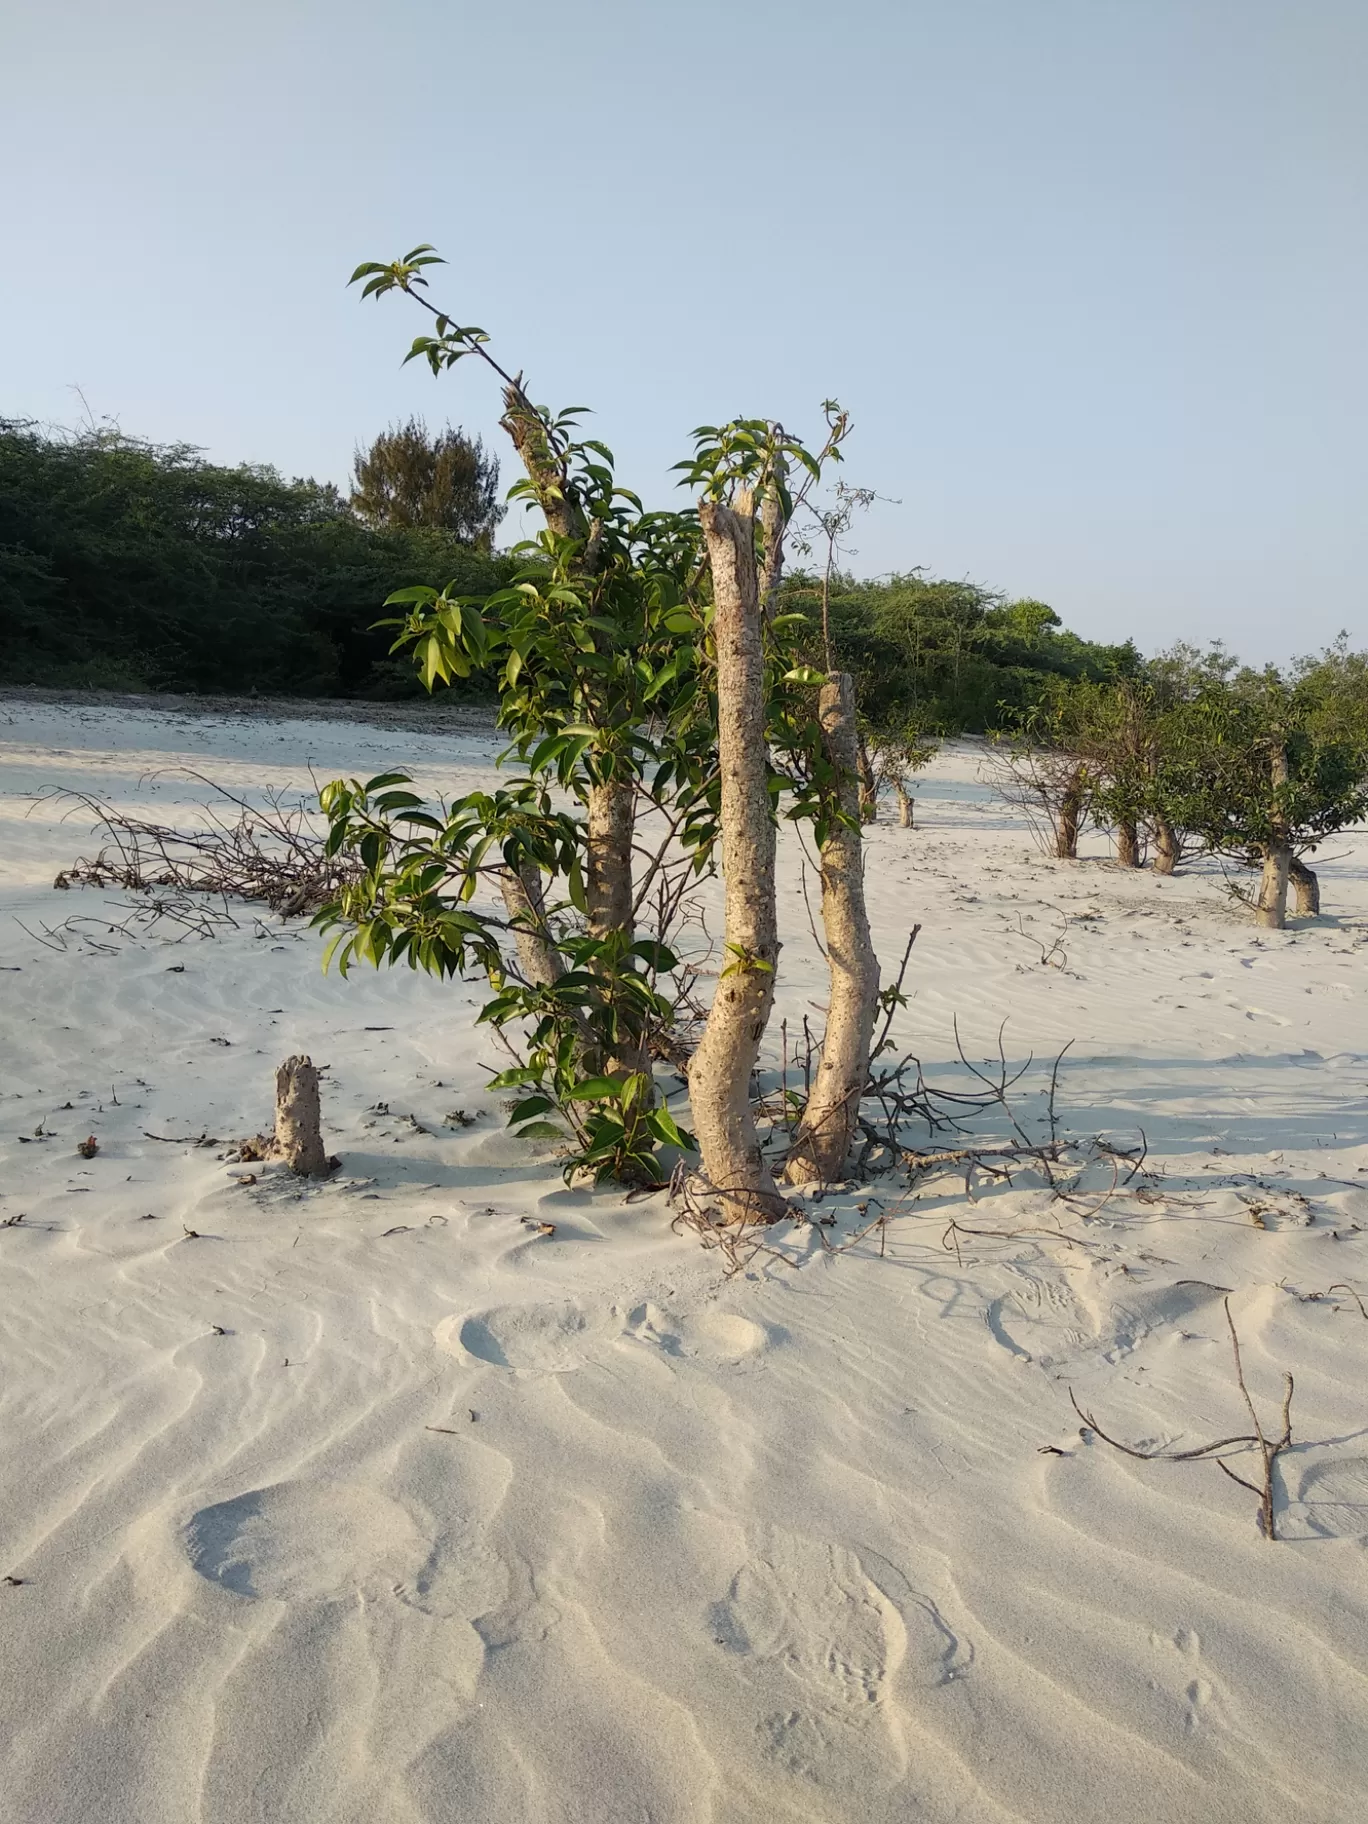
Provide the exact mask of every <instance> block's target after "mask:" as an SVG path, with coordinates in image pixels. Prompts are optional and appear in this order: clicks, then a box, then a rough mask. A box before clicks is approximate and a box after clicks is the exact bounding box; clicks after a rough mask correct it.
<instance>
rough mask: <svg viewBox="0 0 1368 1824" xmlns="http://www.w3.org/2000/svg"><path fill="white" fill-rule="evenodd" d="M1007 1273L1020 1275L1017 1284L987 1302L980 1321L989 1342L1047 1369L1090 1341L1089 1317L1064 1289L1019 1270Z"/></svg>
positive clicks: (1092, 1327) (1091, 1338) (1091, 1337)
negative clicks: (986, 1329)
mask: <svg viewBox="0 0 1368 1824" xmlns="http://www.w3.org/2000/svg"><path fill="white" fill-rule="evenodd" d="M1008 1270H1009V1271H1011V1272H1013V1273H1015V1274H1017V1275H1018V1276H1019V1279H1020V1284H1019V1285H1017V1286H1015V1287H1014V1288H1013V1290H1012V1291H1011V1292H1009V1293H1007V1294H1006V1296H1005V1297H1003V1298H995V1299H994V1300H993V1301H992V1303H991V1304H990V1305H989V1306H988V1308H987V1310H986V1311H985V1312H984V1322H985V1323H986V1324H987V1326H988V1330H989V1334H990V1335H991V1336H992V1338H993V1341H994V1342H995V1343H997V1344H999V1346H1000V1347H1001V1348H1003V1349H1005V1350H1006V1351H1007V1353H1008V1354H1009V1355H1012V1356H1015V1357H1016V1358H1017V1360H1019V1361H1024V1362H1037V1363H1039V1365H1040V1366H1041V1367H1042V1368H1048V1367H1049V1366H1050V1365H1051V1363H1053V1362H1056V1361H1059V1360H1062V1359H1066V1358H1067V1357H1069V1356H1073V1355H1076V1354H1077V1353H1078V1352H1079V1350H1080V1349H1083V1348H1086V1347H1087V1346H1088V1345H1089V1344H1090V1343H1091V1342H1092V1341H1093V1336H1094V1325H1093V1322H1092V1319H1091V1317H1090V1315H1089V1313H1088V1311H1087V1310H1086V1309H1085V1307H1084V1306H1083V1305H1082V1304H1081V1303H1080V1302H1079V1300H1078V1299H1077V1298H1075V1297H1074V1295H1073V1293H1072V1291H1071V1290H1070V1289H1069V1287H1068V1286H1066V1285H1064V1284H1062V1283H1061V1282H1058V1281H1054V1280H1049V1279H1038V1278H1036V1277H1035V1275H1034V1274H1030V1273H1026V1272H1023V1271H1022V1270H1021V1269H1020V1268H1009V1269H1008Z"/></svg>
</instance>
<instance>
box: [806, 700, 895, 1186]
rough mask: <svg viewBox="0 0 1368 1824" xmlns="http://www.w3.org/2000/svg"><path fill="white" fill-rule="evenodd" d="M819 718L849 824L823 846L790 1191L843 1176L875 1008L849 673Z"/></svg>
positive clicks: (875, 970) (875, 968)
mask: <svg viewBox="0 0 1368 1824" xmlns="http://www.w3.org/2000/svg"><path fill="white" fill-rule="evenodd" d="M818 714H819V716H820V718H821V724H822V734H823V736H824V738H825V743H826V750H827V755H828V757H829V758H830V760H831V761H832V763H833V765H834V766H835V767H836V769H837V773H838V776H839V783H838V785H837V792H838V794H839V801H840V808H841V811H842V812H843V813H844V815H845V816H846V817H848V818H849V819H850V820H851V821H850V822H849V823H837V824H836V825H835V826H834V828H833V829H832V830H831V832H830V834H829V835H828V836H827V839H826V841H825V842H824V843H823V844H822V854H821V861H822V925H823V929H824V930H825V932H826V944H827V966H828V968H829V969H830V971H831V995H830V999H829V1000H828V1002H827V1019H826V1035H825V1037H824V1039H823V1041H822V1060H821V1063H820V1064H819V1065H818V1067H817V1078H816V1081H815V1082H814V1083H813V1086H812V1092H811V1094H810V1095H809V1097H808V1103H807V1107H806V1109H805V1110H804V1112H803V1121H802V1125H801V1127H800V1128H799V1130H798V1134H797V1137H796V1139H795V1140H794V1143H793V1149H792V1151H791V1152H790V1154H789V1157H788V1160H787V1163H786V1164H785V1166H784V1176H785V1178H786V1179H787V1180H788V1182H789V1183H790V1184H808V1183H810V1182H811V1181H812V1180H813V1179H818V1180H820V1182H821V1183H823V1184H831V1183H832V1182H834V1181H835V1180H836V1179H838V1178H843V1177H844V1176H845V1164H846V1159H847V1157H848V1156H849V1153H850V1146H851V1141H852V1140H853V1139H854V1136H855V1123H856V1120H857V1118H858V1116H859V1112H860V1097H861V1096H862V1095H863V1094H864V1089H865V1084H866V1083H867V1082H868V1081H869V1047H870V1044H871V1042H872V1040H873V1037H874V1019H875V1015H876V1014H877V1012H878V1008H879V959H878V957H877V956H876V955H875V954H874V944H873V940H872V939H871V937H870V935H869V918H868V915H867V913H866V911H865V894H864V868H863V854H862V849H863V844H862V841H861V837H860V827H859V809H860V781H859V772H858V765H859V742H858V737H857V733H856V727H855V683H854V680H853V679H852V678H851V676H850V675H849V673H848V672H832V673H831V675H830V676H829V677H828V679H827V682H826V683H825V684H824V685H823V686H822V694H821V697H820V699H819V702H818Z"/></svg>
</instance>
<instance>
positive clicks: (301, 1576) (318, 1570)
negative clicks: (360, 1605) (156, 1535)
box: [181, 1482, 429, 1602]
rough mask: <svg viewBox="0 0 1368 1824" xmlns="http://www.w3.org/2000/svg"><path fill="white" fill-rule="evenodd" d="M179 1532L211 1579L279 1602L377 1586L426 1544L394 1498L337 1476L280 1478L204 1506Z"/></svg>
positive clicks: (413, 1560)
mask: <svg viewBox="0 0 1368 1824" xmlns="http://www.w3.org/2000/svg"><path fill="white" fill-rule="evenodd" d="M181 1542H182V1545H183V1547H184V1550H185V1555H186V1557H187V1558H188V1559H189V1560H190V1563H191V1565H192V1566H193V1567H194V1569H195V1570H196V1571H198V1572H199V1574H200V1576H201V1577H204V1578H206V1579H207V1580H208V1581H209V1582H210V1583H216V1584H218V1585H219V1586H220V1587H221V1588H222V1589H225V1590H231V1591H232V1592H233V1593H234V1595H237V1596H250V1597H262V1596H268V1597H274V1598H276V1599H277V1600H278V1601H281V1602H319V1601H324V1602H326V1601H330V1600H350V1599H352V1598H354V1597H355V1595H356V1593H357V1592H358V1590H365V1591H367V1592H370V1593H376V1594H378V1593H379V1592H380V1591H381V1590H383V1589H391V1588H393V1586H394V1583H395V1581H396V1579H399V1578H404V1577H407V1576H409V1575H411V1574H412V1572H413V1570H414V1569H415V1568H416V1567H417V1566H420V1565H422V1564H423V1562H424V1561H425V1559H426V1558H427V1555H428V1549H429V1548H428V1544H427V1542H426V1540H424V1539H423V1537H422V1535H421V1534H420V1533H419V1531H418V1529H417V1527H416V1526H415V1525H414V1523H413V1520H412V1519H411V1517H410V1516H409V1514H408V1513H407V1512H406V1510H405V1509H404V1508H402V1507H400V1505H399V1503H398V1502H397V1501H391V1500H390V1499H389V1497H388V1496H387V1495H382V1494H380V1493H378V1492H377V1491H376V1490H375V1489H372V1488H362V1487H359V1486H357V1485H355V1484H352V1483H339V1482H319V1483H304V1482H277V1483H274V1484H273V1485H272V1486H271V1487H269V1488H254V1489H252V1490H251V1491H250V1492H249V1493H248V1494H245V1495H235V1496H234V1497H233V1498H232V1500H229V1501H219V1502H216V1503H215V1504H214V1505H213V1506H212V1507H202V1508H201V1509H200V1510H199V1512H198V1513H197V1514H194V1515H192V1516H191V1518H190V1520H189V1521H188V1522H187V1523H186V1525H185V1527H184V1528H183V1530H182V1533H181Z"/></svg>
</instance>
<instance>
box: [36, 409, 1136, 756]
mask: <svg viewBox="0 0 1368 1824" xmlns="http://www.w3.org/2000/svg"><path fill="white" fill-rule="evenodd" d="M497 478H498V465H497V462H496V461H495V460H494V458H493V457H492V456H489V455H486V453H485V452H484V450H483V449H482V448H481V446H480V444H479V441H478V439H476V440H469V439H465V438H463V437H462V436H461V435H460V433H456V432H441V433H437V434H435V435H430V434H429V433H428V432H427V431H426V430H425V428H424V427H423V426H422V425H421V424H414V423H409V424H407V425H401V426H396V427H394V428H393V429H392V430H390V431H388V432H386V433H384V434H383V435H382V436H381V437H379V438H377V439H376V440H375V442H374V443H373V444H372V445H371V446H370V448H369V450H367V451H365V452H363V453H359V454H358V456H357V461H356V470H355V485H354V488H353V492H352V495H351V498H350V499H346V498H344V497H343V496H342V495H341V494H340V493H339V492H338V491H337V490H336V489H335V488H333V487H332V486H331V485H328V484H324V483H318V482H314V481H298V480H295V481H289V480H286V479H285V478H284V477H282V476H281V475H279V474H278V473H277V472H276V471H275V470H274V469H271V468H267V467H260V466H256V465H244V466H242V467H238V468H224V467H221V466H219V465H217V464H214V463H210V462H206V461H205V460H204V458H203V457H202V456H201V455H200V454H199V452H197V451H196V450H194V449H193V448H191V447H190V446H188V445H169V446H168V445H156V444H151V443H146V442H142V441H139V440H138V439H136V438H132V437H127V436H124V435H122V434H119V433H116V432H112V431H109V430H88V431H85V432H81V433H76V434H60V435H53V434H48V433H45V432H43V431H41V430H39V429H38V428H36V427H34V426H32V425H25V424H19V423H14V422H6V421H3V420H0V681H4V682H7V683H14V684H54V685H66V684H71V685H99V686H106V687H110V688H115V689H152V690H192V691H208V692H213V691H223V692H246V691H250V690H253V689H255V690H257V691H259V692H261V693H263V694H272V693H277V694H290V695H296V696H299V695H322V696H327V695H343V696H377V695H378V696H385V695H392V694H405V695H410V694H413V693H414V692H415V691H418V690H419V689H420V687H419V685H418V683H417V681H416V680H415V679H414V677H413V671H412V666H411V665H410V664H409V663H408V662H407V661H403V660H394V659H391V658H389V657H388V648H389V641H390V635H389V634H388V633H386V632H383V631H382V632H376V631H375V630H374V626H373V623H374V622H375V621H377V620H378V619H379V618H380V616H381V614H382V612H383V610H382V606H381V605H382V604H383V602H384V601H385V598H386V597H387V596H388V595H389V594H391V593H392V592H393V591H394V590H396V589H398V588H401V587H407V586H410V585H416V584H425V585H428V586H431V587H433V588H439V589H440V588H442V587H444V586H446V585H447V584H450V583H453V582H454V583H455V585H456V593H458V594H463V595H478V594H484V593H488V592H492V591H494V590H497V589H500V588H502V587H504V585H505V584H506V583H507V582H508V579H509V577H510V576H511V574H512V572H513V564H512V563H511V561H510V560H508V559H505V558H500V557H496V556H491V555H490V554H489V545H490V541H491V538H492V536H493V532H494V529H495V527H496V526H497V524H498V521H499V517H500V513H499V509H498V507H497V506H496V504H495V489H496V486H497ZM787 594H788V597H789V599H788V601H787V602H786V606H787V607H789V608H793V609H798V610H801V611H803V612H804V613H806V614H807V615H808V616H809V617H810V620H811V639H810V644H811V645H812V655H811V656H813V657H814V658H816V656H817V650H818V648H817V643H816V642H817V640H818V638H819V635H818V628H819V625H820V618H821V586H820V583H819V582H817V581H814V580H813V579H812V578H810V577H804V576H798V577H795V578H794V579H793V580H792V581H791V582H790V583H789V584H788V586H787ZM829 606H830V623H831V631H832V637H833V648H834V654H835V657H836V658H837V660H838V662H839V663H840V664H841V665H842V666H843V667H844V668H846V669H848V670H850V671H851V672H852V673H853V674H854V675H855V677H856V680H857V687H858V689H859V692H860V697H861V702H862V704H863V705H865V706H866V708H867V711H868V713H869V714H870V715H871V716H873V717H875V719H877V720H879V721H880V722H885V721H887V720H888V719H889V718H890V717H891V716H892V715H893V714H894V713H895V711H896V712H897V713H900V714H905V715H908V716H911V717H913V718H915V720H916V721H917V723H918V724H919V725H920V726H921V727H923V728H924V729H925V730H927V731H929V732H936V733H955V732H958V731H960V730H973V731H977V730H982V729H984V728H986V727H990V726H992V725H994V724H995V723H996V722H998V721H1000V720H1001V718H1002V716H1003V714H1004V713H1005V712H1006V711H1008V710H1011V709H1015V708H1020V707H1023V706H1026V705H1029V704H1031V703H1034V702H1036V701H1037V700H1038V699H1039V698H1040V696H1041V694H1042V691H1043V690H1044V689H1045V688H1046V687H1047V685H1048V683H1049V681H1050V680H1051V679H1052V678H1060V677H1063V678H1085V679H1100V678H1104V677H1113V676H1124V675H1128V674H1129V673H1131V672H1133V671H1134V670H1135V668H1136V666H1137V664H1138V655H1137V654H1136V652H1135V650H1134V648H1133V647H1132V646H1130V645H1129V644H1126V645H1123V646H1098V645H1093V644H1091V643H1090V642H1088V641H1086V640H1081V639H1079V638H1078V637H1077V636H1076V635H1074V634H1072V633H1068V632H1066V631H1065V630H1063V629H1062V628H1061V627H1060V625H1059V617H1058V616H1057V615H1056V614H1054V613H1053V611H1052V610H1051V609H1049V608H1047V607H1045V606H1044V605H1043V604H1042V603H1039V602H1009V601H1007V600H1006V599H1005V598H1003V597H1001V596H999V595H995V594H993V593H992V592H990V591H989V590H987V589H984V588H981V587H980V586H978V585H977V584H973V583H963V582H941V581H933V580H930V579H927V578H925V577H923V576H921V575H920V574H915V573H914V574H909V575H905V576H898V577H894V578H892V579H891V580H889V581H887V582H877V583H859V582H856V581H854V580H853V579H851V578H849V577H845V576H839V575H838V576H836V577H834V578H833V580H832V587H831V590H830V603H829ZM468 688H471V689H483V690H486V691H489V690H491V689H492V687H491V686H490V685H489V683H488V681H487V680H485V681H484V682H482V683H476V682H473V681H472V684H471V685H470V686H468Z"/></svg>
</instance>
